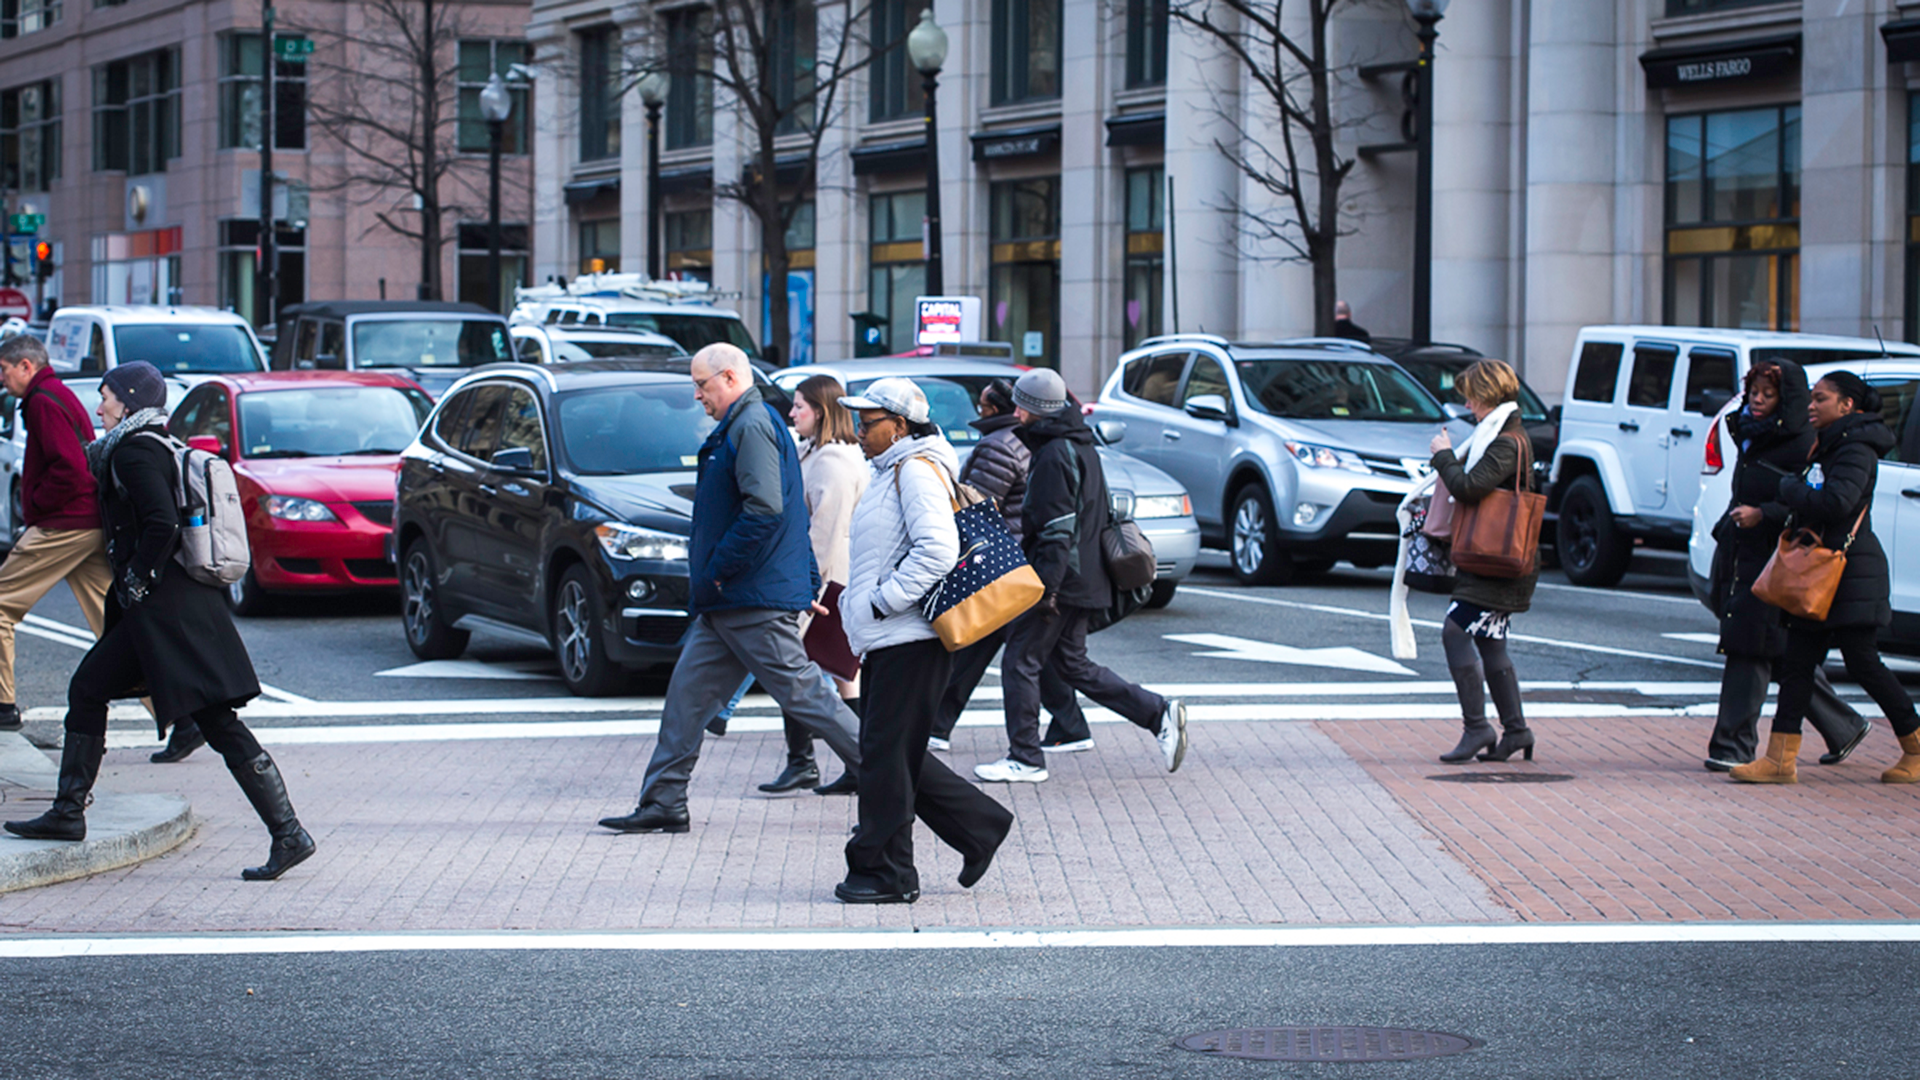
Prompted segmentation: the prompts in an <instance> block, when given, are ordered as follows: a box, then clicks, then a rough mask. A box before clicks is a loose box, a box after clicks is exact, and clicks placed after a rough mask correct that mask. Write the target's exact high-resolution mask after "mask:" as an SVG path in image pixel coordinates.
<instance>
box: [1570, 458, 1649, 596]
mask: <svg viewBox="0 0 1920 1080" xmlns="http://www.w3.org/2000/svg"><path fill="white" fill-rule="evenodd" d="M1553 546H1554V548H1555V550H1556V553H1557V554H1558V555H1559V556H1560V568H1561V569H1562V570H1565V571H1566V573H1567V580H1568V581H1571V582H1573V583H1574V584H1575V585H1591V586H1594V587H1596V588H1601V589H1605V588H1610V587H1612V586H1614V585H1618V584H1619V583H1620V579H1621V578H1622V577H1624V576H1626V573H1627V562H1628V561H1629V560H1630V559H1632V558H1633V543H1632V541H1631V540H1629V539H1628V538H1627V536H1626V535H1625V534H1624V533H1622V532H1621V531H1620V530H1619V529H1618V528H1616V527H1615V526H1614V524H1613V510H1612V508H1611V507H1609V506H1608V505H1607V493H1606V489H1604V488H1602V487H1601V486H1600V481H1599V479H1598V478H1596V477H1592V476H1583V477H1581V478H1579V479H1578V480H1575V481H1574V482H1573V484H1572V485H1571V486H1569V487H1568V488H1567V493H1566V495H1565V496H1564V497H1562V498H1561V500H1560V524H1559V528H1558V531H1557V533H1556V535H1555V538H1554V545H1553Z"/></svg>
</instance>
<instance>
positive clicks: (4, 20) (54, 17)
mask: <svg viewBox="0 0 1920 1080" xmlns="http://www.w3.org/2000/svg"><path fill="white" fill-rule="evenodd" d="M60 6H61V0H0V38H16V37H20V36H22V35H24V34H31V33H33V32H34V31H36V30H45V29H46V28H47V27H49V26H52V25H53V24H54V23H57V22H59V21H60Z"/></svg>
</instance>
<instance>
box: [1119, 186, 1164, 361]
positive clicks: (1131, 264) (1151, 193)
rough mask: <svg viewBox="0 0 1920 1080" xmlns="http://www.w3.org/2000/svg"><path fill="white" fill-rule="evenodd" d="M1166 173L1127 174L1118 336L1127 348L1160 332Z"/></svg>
mask: <svg viewBox="0 0 1920 1080" xmlns="http://www.w3.org/2000/svg"><path fill="white" fill-rule="evenodd" d="M1166 188H1167V181H1166V170H1164V169H1161V168H1158V167H1155V168H1152V169H1131V170H1129V171H1128V172H1127V277H1126V303H1125V308H1124V315H1125V319H1126V323H1125V325H1124V327H1122V330H1121V336H1122V337H1123V339H1124V340H1125V342H1126V347H1127V348H1129V349H1131V348H1133V347H1134V346H1135V345H1138V344H1139V343H1140V342H1141V341H1142V340H1144V339H1146V338H1150V337H1152V336H1154V335H1155V334H1158V333H1160V328H1161V325H1162V319H1161V313H1160V309H1161V297H1162V295H1163V294H1164V291H1165V290H1164V289H1163V288H1162V284H1163V282H1164V280H1165V277H1166V256H1165V249H1166V244H1165V234H1164V233H1163V232H1162V229H1164V228H1165V218H1166V212H1165V211H1166V205H1165V204H1166Z"/></svg>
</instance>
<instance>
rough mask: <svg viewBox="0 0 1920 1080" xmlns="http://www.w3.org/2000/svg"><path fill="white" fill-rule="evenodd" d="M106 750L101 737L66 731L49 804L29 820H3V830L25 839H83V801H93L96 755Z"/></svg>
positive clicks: (84, 808) (85, 826)
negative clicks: (56, 782) (4, 823)
mask: <svg viewBox="0 0 1920 1080" xmlns="http://www.w3.org/2000/svg"><path fill="white" fill-rule="evenodd" d="M106 753H107V744H106V742H105V741H104V740H101V739H96V738H94V737H93V736H91V735H82V734H80V733H78V732H73V731H69V732H67V737H66V741H65V743H64V744H63V745H62V746H61V748H60V787H59V789H58V790H57V791H56V792H55V794H54V796H53V805H52V806H49V807H47V812H46V813H44V814H41V815H40V816H39V817H37V818H34V819H33V820H31V821H9V822H7V824H6V829H7V831H8V832H10V833H12V834H13V835H15V836H24V837H26V838H27V839H29V840H85V839H86V838H87V804H88V803H90V802H92V801H93V794H92V792H93V782H94V781H95V780H97V779H99V778H100V759H101V758H103V757H105V756H106Z"/></svg>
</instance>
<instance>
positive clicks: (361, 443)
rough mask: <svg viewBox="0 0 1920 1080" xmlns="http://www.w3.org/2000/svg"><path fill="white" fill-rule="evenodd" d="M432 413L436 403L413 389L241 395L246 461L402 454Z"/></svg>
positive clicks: (363, 388)
mask: <svg viewBox="0 0 1920 1080" xmlns="http://www.w3.org/2000/svg"><path fill="white" fill-rule="evenodd" d="M432 411H433V402H432V401H430V400H428V398H427V395H425V394H423V393H421V392H420V391H418V390H415V389H413V388H412V387H401V386H328V387H316V388H314V389H311V390H256V391H253V392H252V393H244V394H241V395H240V456H242V457H248V458H297V457H342V456H347V455H356V454H361V455H372V454H397V453H399V452H400V451H402V450H405V449H406V448H407V444H408V443H410V442H412V441H413V437H414V435H415V434H417V433H418V432H419V430H420V424H421V422H422V421H424V420H425V419H426V418H427V414H428V413H429V412H432Z"/></svg>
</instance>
